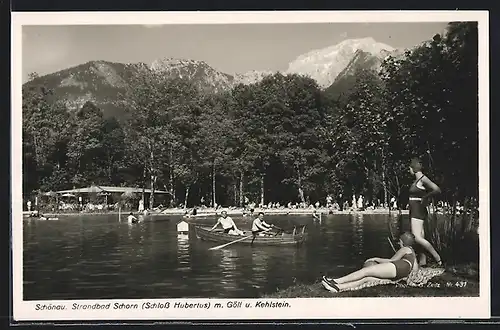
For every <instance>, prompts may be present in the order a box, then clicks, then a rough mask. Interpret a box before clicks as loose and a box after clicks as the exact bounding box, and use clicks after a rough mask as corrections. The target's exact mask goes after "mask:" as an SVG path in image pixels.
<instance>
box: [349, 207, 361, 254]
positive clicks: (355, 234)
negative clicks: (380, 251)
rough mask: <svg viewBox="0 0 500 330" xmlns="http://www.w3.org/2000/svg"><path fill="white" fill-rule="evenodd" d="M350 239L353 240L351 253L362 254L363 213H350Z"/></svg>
mask: <svg viewBox="0 0 500 330" xmlns="http://www.w3.org/2000/svg"><path fill="white" fill-rule="evenodd" d="M351 224H352V240H353V244H352V246H353V248H354V251H353V253H355V254H357V255H363V243H364V235H363V214H361V213H355V214H353V215H352V221H351Z"/></svg>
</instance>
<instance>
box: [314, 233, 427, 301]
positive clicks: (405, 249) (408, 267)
mask: <svg viewBox="0 0 500 330" xmlns="http://www.w3.org/2000/svg"><path fill="white" fill-rule="evenodd" d="M414 244H415V235H413V234H412V233H408V232H406V233H403V234H402V235H401V236H400V238H399V246H400V249H399V250H398V251H397V252H396V253H395V254H394V256H392V258H390V259H385V258H377V257H375V258H370V259H368V260H366V261H365V265H367V264H371V265H369V266H365V267H363V268H361V269H360V270H357V271H355V272H353V273H350V274H348V275H346V276H343V277H339V278H328V277H326V276H323V280H322V282H321V283H322V284H323V286H324V287H325V289H327V290H329V291H332V292H339V291H342V290H345V289H350V288H356V287H358V286H360V285H363V284H365V283H366V282H372V281H375V280H380V279H387V280H399V279H402V278H405V277H408V275H410V273H411V272H412V271H416V270H417V269H418V264H417V263H416V262H415V259H416V256H415V251H414V250H413V247H412V246H413V245H414Z"/></svg>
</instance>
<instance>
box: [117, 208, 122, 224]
mask: <svg viewBox="0 0 500 330" xmlns="http://www.w3.org/2000/svg"><path fill="white" fill-rule="evenodd" d="M118 222H122V207H121V205H119V206H118Z"/></svg>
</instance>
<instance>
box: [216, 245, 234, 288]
mask: <svg viewBox="0 0 500 330" xmlns="http://www.w3.org/2000/svg"><path fill="white" fill-rule="evenodd" d="M220 253H221V262H220V268H221V272H222V276H221V279H220V282H221V284H222V288H224V290H236V289H237V287H238V281H237V278H238V276H237V271H236V269H237V266H236V260H237V259H238V251H237V250H236V249H227V250H226V249H222V250H220Z"/></svg>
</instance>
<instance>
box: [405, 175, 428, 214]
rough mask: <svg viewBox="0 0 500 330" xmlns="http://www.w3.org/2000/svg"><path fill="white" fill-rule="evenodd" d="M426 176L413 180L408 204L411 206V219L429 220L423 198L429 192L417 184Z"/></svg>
mask: <svg viewBox="0 0 500 330" xmlns="http://www.w3.org/2000/svg"><path fill="white" fill-rule="evenodd" d="M423 178H424V176H422V177H420V179H418V180H416V181H415V182H413V184H412V185H411V186H410V189H409V195H410V197H409V201H408V206H409V208H410V219H418V220H423V221H425V220H427V215H428V212H427V207H426V206H425V205H424V204H422V198H423V197H424V196H425V195H426V194H427V192H426V190H425V189H421V188H419V187H418V186H417V183H418V182H419V181H420V180H422V179H423Z"/></svg>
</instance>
